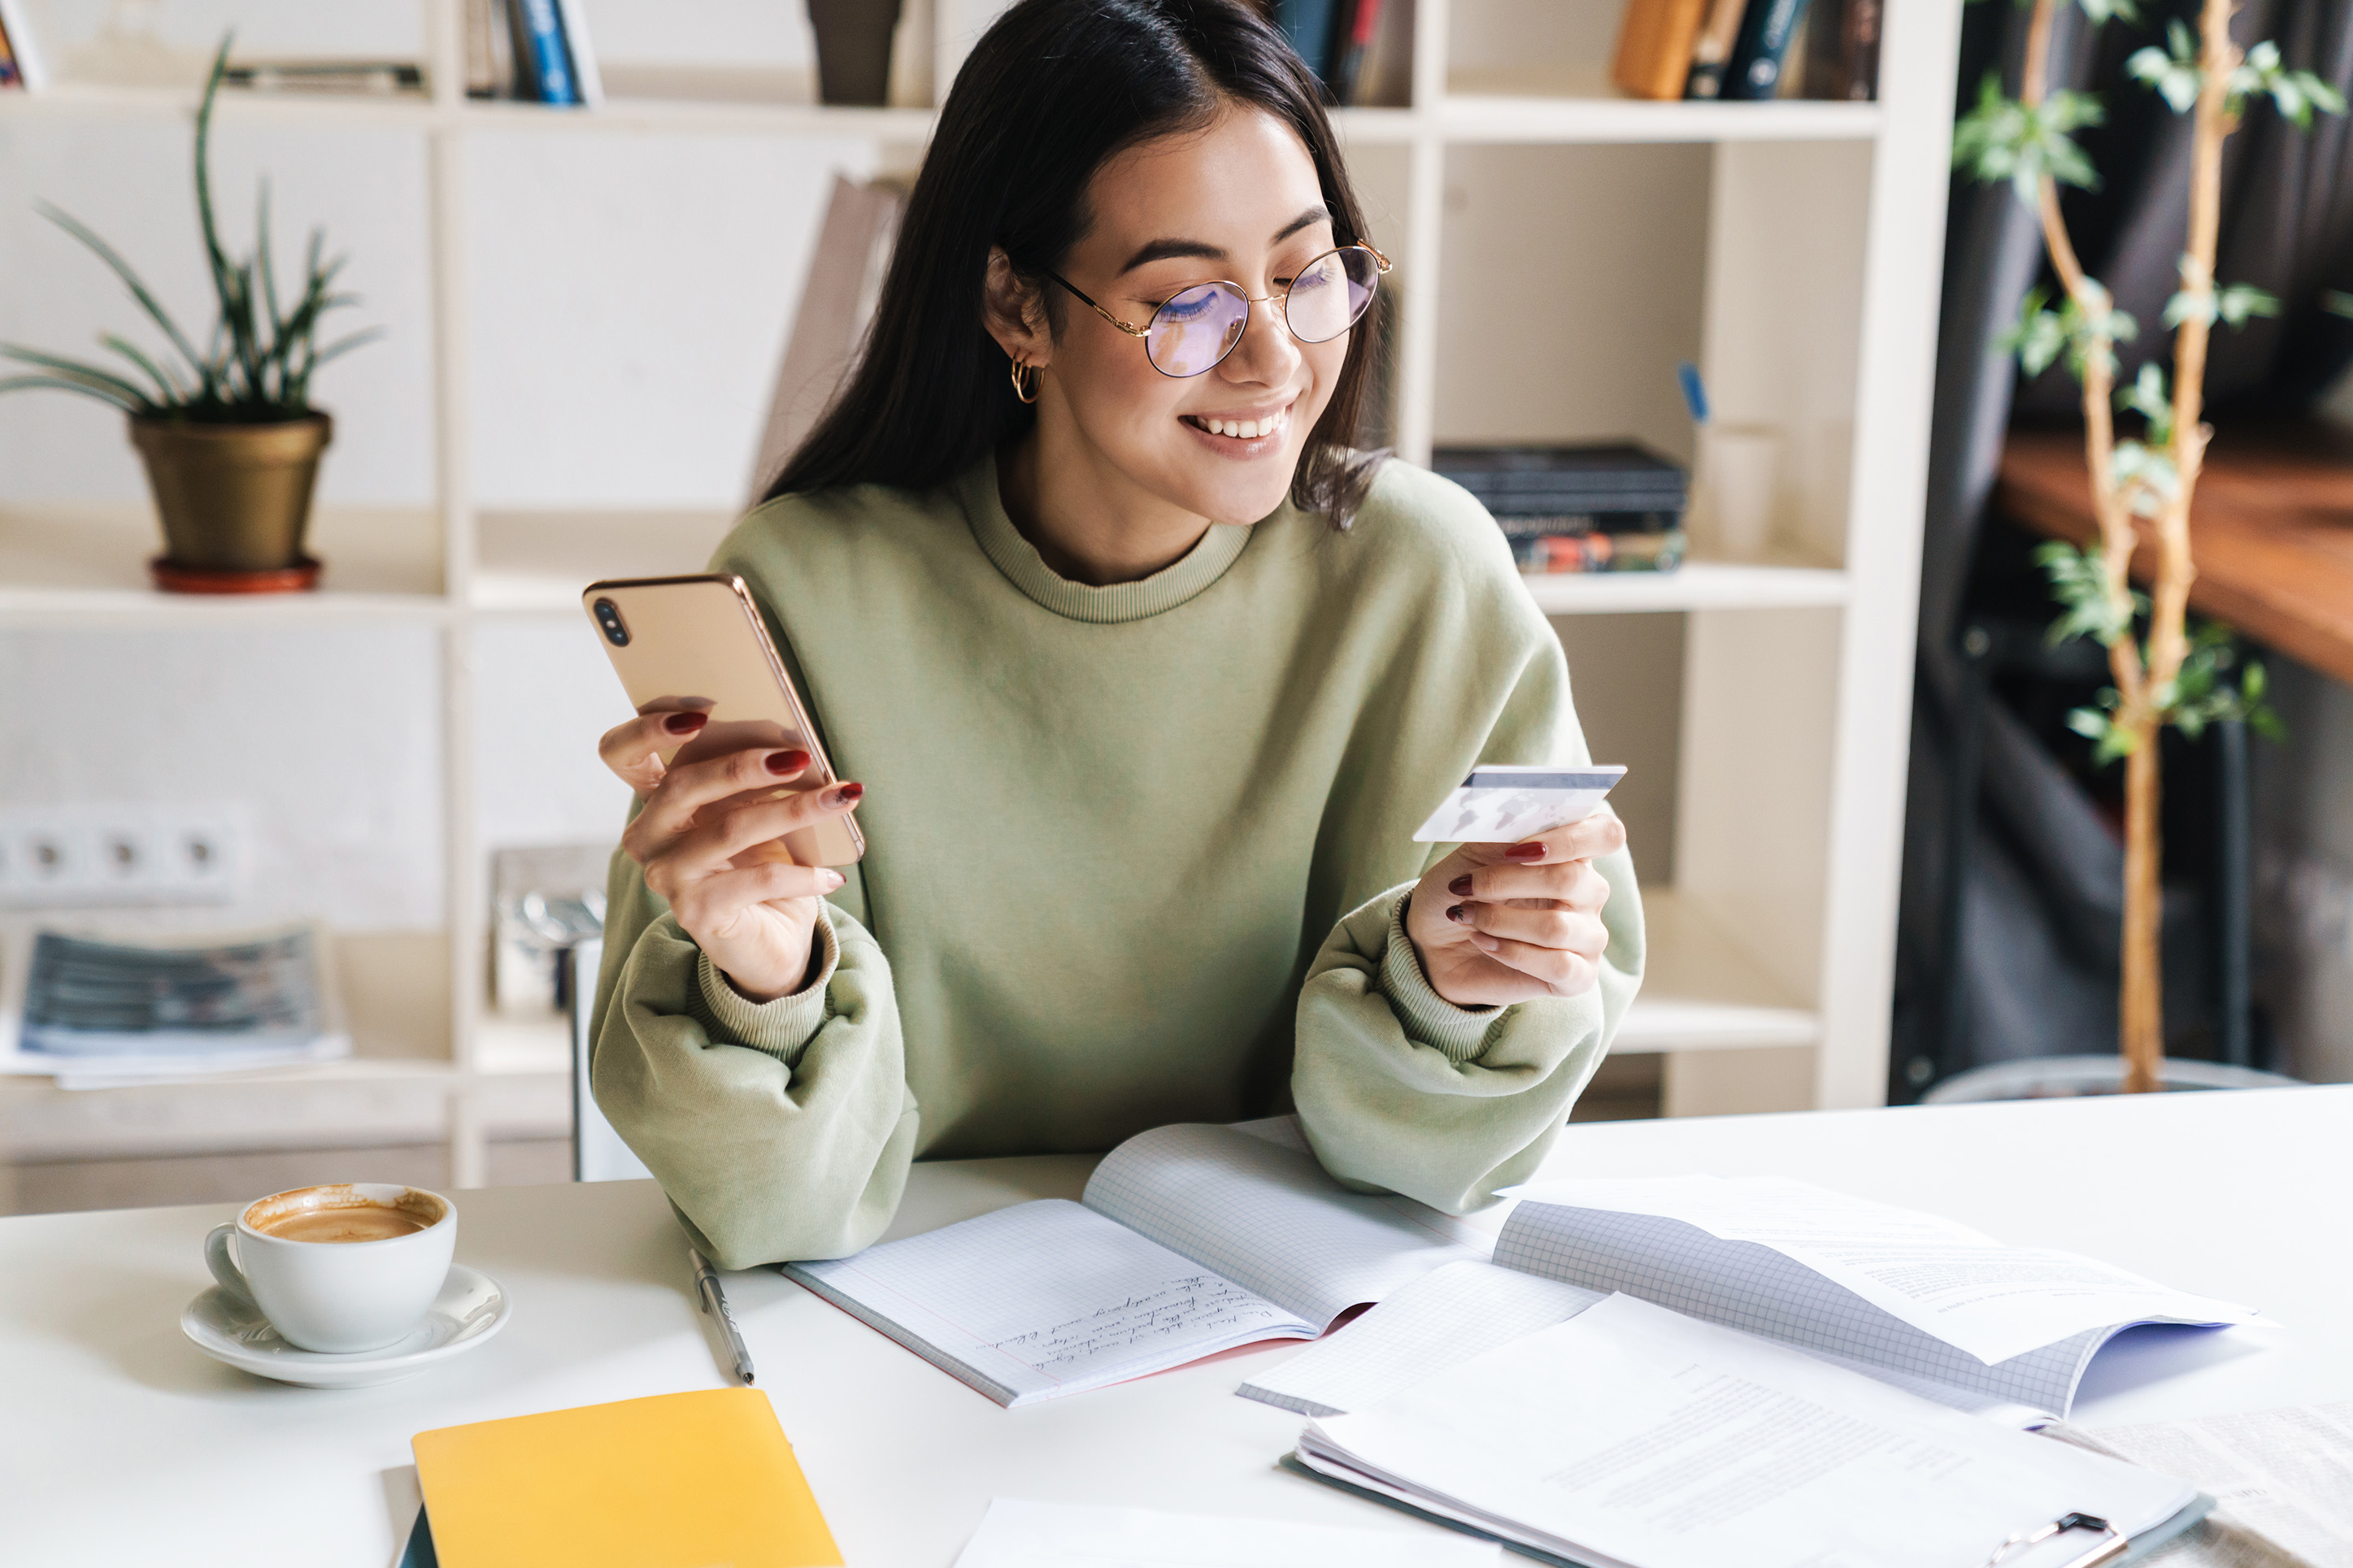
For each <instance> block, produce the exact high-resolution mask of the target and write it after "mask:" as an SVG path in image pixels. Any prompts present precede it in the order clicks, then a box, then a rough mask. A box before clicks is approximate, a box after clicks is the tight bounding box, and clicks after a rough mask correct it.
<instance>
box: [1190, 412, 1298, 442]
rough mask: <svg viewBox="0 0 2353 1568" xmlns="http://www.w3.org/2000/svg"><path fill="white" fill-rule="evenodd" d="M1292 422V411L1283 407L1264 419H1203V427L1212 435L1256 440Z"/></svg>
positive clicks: (1201, 424) (1200, 422) (1201, 423)
mask: <svg viewBox="0 0 2353 1568" xmlns="http://www.w3.org/2000/svg"><path fill="white" fill-rule="evenodd" d="M1290 423H1291V411H1290V410H1289V409H1287V408H1286V409H1283V410H1282V411H1281V412H1279V413H1275V414H1270V415H1268V416H1266V417H1265V418H1263V419H1202V420H1200V421H1199V424H1200V426H1201V428H1202V429H1204V430H1207V431H1208V433H1209V434H1210V435H1212V436H1231V437H1235V438H1236V439H1238V440H1242V441H1255V440H1257V439H1258V438H1259V437H1261V436H1271V435H1273V434H1274V433H1275V432H1276V431H1277V430H1280V429H1282V428H1283V427H1284V426H1288V425H1289V424H1290Z"/></svg>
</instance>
